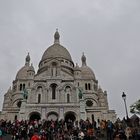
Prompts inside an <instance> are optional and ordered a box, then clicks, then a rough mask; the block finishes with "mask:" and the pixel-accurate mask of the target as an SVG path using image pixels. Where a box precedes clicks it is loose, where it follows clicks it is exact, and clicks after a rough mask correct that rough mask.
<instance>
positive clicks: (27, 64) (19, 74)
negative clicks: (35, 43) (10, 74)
mask: <svg viewBox="0 0 140 140" xmlns="http://www.w3.org/2000/svg"><path fill="white" fill-rule="evenodd" d="M28 71H34V72H35V70H34V67H33V65H32V64H31V66H30V55H29V53H28V55H27V56H26V58H25V65H24V66H23V67H22V68H21V69H20V70H19V71H18V72H17V75H16V79H28Z"/></svg>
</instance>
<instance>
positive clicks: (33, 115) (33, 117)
mask: <svg viewBox="0 0 140 140" xmlns="http://www.w3.org/2000/svg"><path fill="white" fill-rule="evenodd" d="M29 119H30V121H31V120H32V121H34V120H40V119H41V115H40V113H38V112H32V113H31V114H30V117H29Z"/></svg>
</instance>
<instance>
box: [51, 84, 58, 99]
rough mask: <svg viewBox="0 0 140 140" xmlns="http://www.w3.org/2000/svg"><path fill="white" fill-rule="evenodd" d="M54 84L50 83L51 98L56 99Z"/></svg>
mask: <svg viewBox="0 0 140 140" xmlns="http://www.w3.org/2000/svg"><path fill="white" fill-rule="evenodd" d="M56 87H57V85H56V84H51V88H52V99H56Z"/></svg>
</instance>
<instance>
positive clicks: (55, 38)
mask: <svg viewBox="0 0 140 140" xmlns="http://www.w3.org/2000/svg"><path fill="white" fill-rule="evenodd" d="M59 38H60V35H59V32H58V29H56V32H55V34H54V44H59V43H60V42H59Z"/></svg>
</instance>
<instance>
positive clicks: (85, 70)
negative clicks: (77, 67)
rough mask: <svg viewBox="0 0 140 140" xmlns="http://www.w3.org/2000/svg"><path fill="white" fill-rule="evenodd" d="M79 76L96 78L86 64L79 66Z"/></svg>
mask: <svg viewBox="0 0 140 140" xmlns="http://www.w3.org/2000/svg"><path fill="white" fill-rule="evenodd" d="M81 76H82V79H96V78H95V74H94V72H93V71H92V69H91V68H90V67H88V66H82V67H81Z"/></svg>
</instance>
